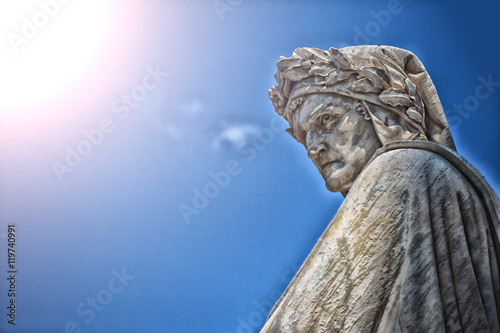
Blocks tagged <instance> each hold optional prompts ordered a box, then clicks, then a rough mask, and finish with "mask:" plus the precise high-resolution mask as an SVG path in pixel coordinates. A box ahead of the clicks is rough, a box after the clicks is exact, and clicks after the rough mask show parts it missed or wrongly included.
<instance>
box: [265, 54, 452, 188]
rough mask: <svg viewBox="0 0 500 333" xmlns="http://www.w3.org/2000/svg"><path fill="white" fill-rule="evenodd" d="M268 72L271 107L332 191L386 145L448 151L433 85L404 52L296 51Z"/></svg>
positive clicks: (346, 184)
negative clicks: (422, 144) (421, 144)
mask: <svg viewBox="0 0 500 333" xmlns="http://www.w3.org/2000/svg"><path fill="white" fill-rule="evenodd" d="M275 77H276V81H277V83H278V85H277V86H273V87H272V88H271V89H270V90H269V95H270V98H271V100H272V102H273V104H274V107H275V109H276V112H277V113H278V114H279V115H281V116H283V117H284V118H285V119H286V120H287V121H288V123H289V124H290V128H289V129H288V130H287V132H288V133H290V134H291V135H292V137H294V138H295V139H296V140H297V141H299V142H300V143H302V144H303V145H304V146H305V148H306V149H307V152H308V156H309V157H310V158H311V159H312V161H313V163H314V164H315V165H316V167H317V168H318V170H319V171H320V173H321V175H322V176H323V178H324V179H325V182H326V186H327V188H328V189H329V190H330V191H332V192H342V193H344V194H345V193H346V192H347V191H348V190H349V188H350V187H351V185H352V184H353V182H354V180H355V179H356V178H357V176H358V175H359V173H360V172H361V171H362V169H363V168H364V167H365V165H366V164H367V163H368V161H369V160H370V158H371V157H372V155H373V154H374V153H375V151H376V150H377V149H378V148H380V147H382V146H383V145H385V144H387V143H389V142H394V141H400V140H428V141H433V142H436V143H439V144H442V145H444V146H447V147H448V148H451V149H455V146H454V143H453V139H452V137H451V134H450V131H449V127H448V124H447V122H446V119H445V117H444V112H443V109H442V107H441V103H440V101H439V98H438V96H437V92H436V90H435V87H434V85H433V83H432V81H431V79H430V77H429V75H428V73H427V71H426V70H425V68H424V67H423V65H422V63H421V62H420V61H419V60H418V59H417V57H416V56H415V55H413V54H412V53H411V52H409V51H406V50H402V49H399V48H395V47H389V46H354V47H347V48H343V49H335V48H331V49H329V50H328V51H323V50H319V49H315V48H298V49H296V50H295V51H294V53H293V54H292V56H291V57H290V58H285V57H281V58H280V60H279V61H278V71H277V73H276V75H275Z"/></svg>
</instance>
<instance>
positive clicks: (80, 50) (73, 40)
mask: <svg viewBox="0 0 500 333" xmlns="http://www.w3.org/2000/svg"><path fill="white" fill-rule="evenodd" d="M109 6H110V5H109V2H107V1H68V0H64V1H63V0H40V1H19V2H17V1H2V2H1V3H0V21H1V22H2V30H3V31H2V42H1V43H0V46H1V54H0V57H1V58H0V91H1V95H0V96H1V98H0V117H2V118H5V117H7V118H10V117H15V116H16V114H21V113H23V115H26V113H36V112H37V106H40V105H44V103H47V101H50V100H51V99H54V98H57V96H58V95H60V94H61V93H64V91H65V90H66V89H69V87H71V85H72V84H74V82H75V80H77V79H78V78H79V77H80V76H81V75H83V74H85V71H86V70H87V69H88V68H89V66H90V65H92V63H93V62H95V61H96V60H97V58H98V57H99V52H98V51H99V49H100V48H102V44H103V43H104V39H105V37H106V33H107V31H108V30H109V29H110V26H111V24H112V22H109V18H110V8H109ZM38 109H40V108H38Z"/></svg>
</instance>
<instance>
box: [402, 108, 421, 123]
mask: <svg viewBox="0 0 500 333" xmlns="http://www.w3.org/2000/svg"><path fill="white" fill-rule="evenodd" d="M406 115H407V116H408V118H410V119H412V120H415V121H416V122H417V123H421V122H422V119H423V118H422V115H420V113H419V112H418V111H417V110H416V109H415V108H414V107H411V108H409V109H408V110H406Z"/></svg>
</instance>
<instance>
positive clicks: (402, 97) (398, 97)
mask: <svg viewBox="0 0 500 333" xmlns="http://www.w3.org/2000/svg"><path fill="white" fill-rule="evenodd" d="M379 98H380V100H381V101H382V102H384V103H385V104H387V105H390V106H398V105H402V106H410V105H411V100H410V97H408V95H407V94H406V92H404V91H402V90H397V89H387V90H385V91H384V92H383V93H381V94H380V96H379Z"/></svg>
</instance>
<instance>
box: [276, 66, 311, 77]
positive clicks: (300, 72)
mask: <svg viewBox="0 0 500 333" xmlns="http://www.w3.org/2000/svg"><path fill="white" fill-rule="evenodd" d="M282 75H283V77H284V78H285V79H288V80H292V81H300V80H303V79H305V78H307V77H309V70H308V69H306V68H304V67H302V66H298V67H292V68H289V69H287V70H285V71H284V72H283V74H282Z"/></svg>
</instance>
